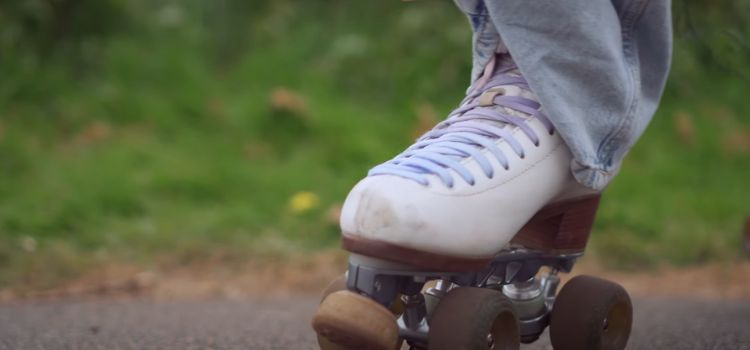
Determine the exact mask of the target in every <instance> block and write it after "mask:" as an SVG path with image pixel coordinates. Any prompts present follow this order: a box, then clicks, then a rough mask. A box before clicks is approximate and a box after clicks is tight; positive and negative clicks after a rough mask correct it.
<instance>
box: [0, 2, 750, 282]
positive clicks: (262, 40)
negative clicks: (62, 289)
mask: <svg viewBox="0 0 750 350" xmlns="http://www.w3.org/2000/svg"><path fill="white" fill-rule="evenodd" d="M339 5H340V4H339ZM401 6H403V5H401V4H398V3H397V2H394V4H390V5H382V4H380V5H378V4H370V5H362V6H361V8H359V9H358V10H359V11H361V13H359V12H358V13H356V14H352V13H350V12H349V11H347V9H346V8H345V7H343V8H341V6H338V7H337V6H323V5H315V6H313V5H310V6H308V7H304V6H292V5H291V4H290V3H288V2H284V1H281V2H273V3H271V4H270V5H268V6H267V8H265V9H264V10H263V11H264V12H262V13H256V14H254V15H253V16H252V17H250V18H249V19H248V20H247V21H246V22H241V25H240V27H239V28H238V29H237V30H233V31H231V32H226V33H225V31H224V30H223V29H221V28H219V29H221V30H218V29H216V28H213V27H211V25H209V24H206V23H203V24H201V23H202V22H200V21H196V20H195V18H193V16H194V15H196V14H195V13H193V12H190V11H187V12H186V13H185V18H184V19H183V22H181V23H180V24H172V25H169V26H166V25H165V26H159V25H157V24H158V23H157V22H158V21H156V20H155V19H153V18H144V19H142V21H143V24H144V28H145V29H141V30H135V31H131V32H126V33H119V34H118V33H116V34H113V35H111V36H110V37H109V38H108V39H107V40H106V41H102V42H100V43H98V44H97V46H96V50H94V53H93V54H92V55H94V57H95V59H92V58H86V59H83V62H84V63H86V65H85V66H84V67H85V68H82V66H81V65H80V64H81V61H80V60H71V59H69V58H66V57H51V58H49V59H46V60H41V59H39V58H38V57H37V56H35V55H33V54H32V53H30V52H28V51H25V50H22V49H19V51H18V52H16V53H15V54H14V55H12V57H10V56H8V55H5V56H3V57H4V58H6V61H7V62H6V63H7V64H5V65H4V66H3V67H2V68H0V69H3V71H2V74H3V79H2V82H0V177H1V178H2V181H0V287H1V286H9V285H16V286H24V287H29V288H44V287H49V286H53V285H56V284H58V283H60V281H64V280H66V279H68V278H71V277H74V276H76V275H78V274H80V273H81V272H82V271H85V270H87V269H90V268H94V267H96V266H98V265H101V264H106V263H109V262H126V263H132V264H140V265H144V266H170V265H176V264H184V263H188V262H192V261H196V260H201V259H213V258H215V257H216V256H217V254H218V256H220V257H221V259H224V260H225V261H241V260H243V259H248V258H252V257H253V256H257V255H262V254H268V250H269V249H271V248H269V246H288V247H289V248H283V249H290V250H293V251H295V252H305V251H312V250H316V249H321V248H329V247H333V246H335V245H336V244H337V237H338V231H337V225H336V223H335V222H333V221H332V220H331V219H330V216H331V215H330V211H331V210H334V209H335V208H336V206H337V205H339V204H340V203H341V201H342V200H343V199H344V197H345V195H346V193H347V191H348V190H349V189H350V188H351V186H352V185H353V184H354V183H355V182H356V181H357V180H358V179H359V178H361V177H362V176H363V175H364V174H365V173H366V171H367V170H368V169H369V167H370V166H372V165H375V164H377V163H378V162H381V161H383V160H385V159H388V158H390V157H391V156H393V155H394V154H395V153H396V152H398V151H399V150H401V149H402V148H403V147H405V146H407V145H408V144H410V142H411V140H412V138H413V136H414V133H415V130H416V129H417V128H418V125H419V121H418V117H417V114H418V112H417V110H418V109H419V108H420V106H424V105H429V106H432V108H434V109H435V110H436V111H437V114H438V115H445V114H446V113H447V112H448V111H449V110H450V109H451V108H452V107H454V104H455V103H457V102H458V101H459V100H460V97H461V96H462V93H463V90H464V89H465V87H466V83H467V81H466V79H467V77H468V73H469V69H470V67H469V57H468V54H469V33H468V26H467V24H466V23H464V19H463V18H461V16H460V14H458V13H457V12H456V11H454V10H453V9H452V8H451V4H429V5H425V4H414V5H409V7H407V8H406V9H403V8H401ZM395 9H398V10H395ZM349 10H351V9H349ZM323 15H325V16H326V18H327V20H326V21H321V20H320V18H321V16H323ZM152 22H153V23H152ZM154 23H157V24H154ZM435 23H441V24H440V25H439V26H437V25H435ZM217 30H218V31H219V32H220V33H225V34H222V35H223V36H222V35H219V36H218V38H220V39H222V40H218V39H217V36H216V35H217V34H216V33H217ZM227 33H229V34H227ZM280 88H281V89H286V90H289V91H292V92H293V94H294V95H296V96H298V97H299V98H300V99H302V100H303V103H302V106H301V107H295V105H294V103H291V104H290V103H285V102H283V101H282V103H281V104H280V105H279V103H277V104H276V105H274V103H272V102H271V100H272V97H271V96H272V95H273V94H274V91H277V89H280ZM747 91H748V85H747V83H744V82H741V81H736V80H734V79H733V77H732V76H731V75H730V74H726V73H725V72H720V71H719V72H717V71H716V70H715V69H702V67H700V66H699V65H698V64H697V63H696V62H694V61H693V60H691V56H690V53H689V51H688V49H686V48H683V47H679V46H678V52H677V61H676V67H675V74H673V79H672V80H671V82H670V86H669V88H668V92H667V94H666V96H665V99H664V103H663V105H662V108H661V109H660V110H659V112H658V115H657V116H656V117H655V119H654V123H653V125H652V126H651V127H650V129H649V130H648V131H647V132H646V135H645V136H644V137H643V139H642V141H641V142H640V143H639V144H638V145H637V146H636V147H635V149H634V150H633V151H632V153H631V154H630V156H629V157H628V158H627V160H626V163H625V165H624V167H623V170H622V172H621V174H620V175H619V177H618V178H617V179H616V180H615V182H614V183H613V185H612V186H611V187H610V188H609V190H608V191H607V193H606V197H605V200H604V202H603V205H602V208H601V212H600V215H599V220H598V223H597V226H596V233H595V235H594V239H593V247H594V248H595V249H596V250H597V251H598V252H600V254H599V255H600V256H601V257H602V258H603V259H604V260H605V261H607V262H609V263H611V264H613V265H616V266H620V267H643V266H650V265H653V264H658V263H663V262H669V263H675V264H691V263H701V262H705V261H712V260H718V259H736V258H738V257H739V256H740V253H739V237H740V235H739V228H740V227H741V223H742V219H743V218H744V216H745V215H746V214H747V213H748V212H750V199H749V197H748V196H747V194H748V193H750V186H749V185H748V184H747V179H750V145H748V142H750V141H748V138H750V120H749V119H748V117H747V116H746V115H745V114H743V113H744V112H745V111H747V110H749V109H750V102H748V100H747V98H746V96H747ZM676 120H678V121H677V122H676ZM690 130H692V131H690ZM727 140H733V141H731V142H729V141H727ZM302 191H310V192H312V193H314V194H316V195H317V196H318V198H319V202H318V204H317V205H316V206H314V207H313V208H311V209H310V210H308V211H304V212H297V211H294V210H292V209H290V205H289V203H290V199H291V198H292V197H293V196H294V195H295V194H297V193H299V192H302ZM269 242H272V243H269ZM274 242H275V243H274ZM279 242H280V243H279ZM273 249H276V248H273Z"/></svg>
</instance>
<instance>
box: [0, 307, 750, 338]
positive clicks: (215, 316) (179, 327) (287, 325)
mask: <svg viewBox="0 0 750 350" xmlns="http://www.w3.org/2000/svg"><path fill="white" fill-rule="evenodd" d="M316 303H317V298H315V297H295V298H270V299H256V300H248V301H200V302H196V301H185V302H151V301H65V302H61V301H56V302H33V303H29V302H27V303H14V304H4V305H0V349H14V350H15V349H217V350H218V349H316V347H315V345H314V344H315V340H314V335H313V334H312V333H311V331H310V328H309V326H308V324H309V319H310V315H311V314H312V312H313V311H314V309H315V306H316ZM635 307H636V321H635V329H634V331H633V335H632V337H631V341H630V346H629V347H628V348H629V349H649V350H650V349H712V350H713V349H716V350H718V349H722V350H724V349H738V350H750V301H741V302H737V301H735V302H708V301H697V300H684V299H683V300H670V299H652V298H646V299H644V298H641V299H636V300H635ZM522 349H527V350H531V349H550V346H549V345H548V342H547V341H546V339H544V338H543V341H540V342H538V343H536V344H533V345H531V346H524V347H523V348H522Z"/></svg>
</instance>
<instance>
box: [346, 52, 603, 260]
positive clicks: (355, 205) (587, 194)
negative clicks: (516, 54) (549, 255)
mask: <svg viewBox="0 0 750 350" xmlns="http://www.w3.org/2000/svg"><path fill="white" fill-rule="evenodd" d="M540 108H541V106H540V104H539V103H538V102H537V101H536V98H535V96H534V94H533V93H532V92H531V91H530V90H529V87H528V84H527V83H526V81H525V79H524V78H523V77H522V76H521V75H520V73H519V72H518V70H517V68H516V67H515V64H514V63H513V62H512V60H511V59H510V56H508V55H498V56H496V57H495V59H494V60H493V61H492V62H491V63H490V64H489V65H488V66H487V69H486V70H485V72H484V75H483V76H482V77H481V78H480V79H479V80H478V81H477V82H476V83H475V84H473V86H472V87H471V88H470V89H469V92H468V94H467V96H466V98H465V99H464V100H463V102H462V103H461V105H460V106H459V107H458V108H457V109H456V110H455V111H453V112H452V113H451V114H450V116H449V117H448V119H446V120H445V121H443V122H441V123H439V124H438V125H437V126H435V128H434V129H432V130H431V131H429V132H427V133H426V134H425V135H423V136H422V137H421V138H420V139H419V140H417V142H416V143H415V144H414V145H412V146H411V147H409V148H407V149H406V150H405V151H404V152H403V153H401V154H399V155H398V156H396V157H395V158H393V159H392V160H390V161H388V162H386V163H383V164H381V165H378V166H376V167H375V168H373V169H372V170H370V172H369V174H368V177H366V178H365V179H363V180H362V181H360V182H359V183H358V184H357V185H356V186H355V187H354V189H353V190H352V191H351V193H350V194H349V196H348V197H347V199H346V202H345V203H344V206H343V210H342V215H341V229H342V235H343V237H342V241H343V245H344V247H345V248H346V249H347V250H349V251H351V252H354V253H358V254H362V255H367V256H372V257H376V258H381V259H386V260H391V261H396V262H400V263H406V264H410V265H414V266H417V267H423V268H429V269H441V270H446V271H456V270H470V269H477V268H481V267H482V266H485V265H486V264H488V263H489V261H490V259H491V258H492V257H493V256H494V255H495V254H496V253H498V252H499V251H501V250H502V249H503V248H504V247H506V246H507V245H508V244H509V242H511V240H512V239H513V238H514V236H515V235H516V234H517V233H519V231H522V229H523V230H524V231H525V232H527V234H525V235H524V236H523V237H521V238H525V239H522V241H524V242H525V243H528V244H530V245H537V246H538V247H537V248H540V249H556V250H565V249H571V250H582V249H583V247H580V244H583V246H584V247H585V239H584V240H583V243H580V242H579V241H578V240H577V238H576V237H578V236H584V235H585V236H587V235H588V232H589V230H590V228H591V223H592V221H593V217H594V214H595V211H596V206H597V203H598V194H597V193H596V192H595V191H593V190H590V189H588V188H585V187H583V186H582V185H580V184H578V183H577V182H576V181H575V180H574V178H573V175H572V173H571V170H570V162H571V160H572V156H571V153H570V151H569V149H568V147H567V146H566V144H565V142H564V141H563V140H562V139H561V138H560V136H559V135H557V133H556V132H555V131H554V127H553V126H552V123H550V121H549V120H548V119H547V117H546V116H545V115H544V114H543V113H542V112H541V111H540ZM532 217H534V218H536V219H535V220H531V219H532ZM584 231H585V232H584ZM566 232H567V233H566ZM564 234H568V236H570V237H568V236H564ZM561 235H562V236H561ZM574 241H575V242H574Z"/></svg>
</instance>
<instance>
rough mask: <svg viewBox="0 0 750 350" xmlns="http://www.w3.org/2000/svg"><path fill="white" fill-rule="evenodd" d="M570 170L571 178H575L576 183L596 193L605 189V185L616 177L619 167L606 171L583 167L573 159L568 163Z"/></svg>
mask: <svg viewBox="0 0 750 350" xmlns="http://www.w3.org/2000/svg"><path fill="white" fill-rule="evenodd" d="M570 170H571V171H572V173H573V177H575V179H576V181H578V182H579V183H580V184H581V185H584V186H586V187H589V188H591V189H594V190H597V191H601V190H603V189H604V188H605V187H607V184H609V182H610V181H611V180H612V178H614V177H615V175H617V173H618V172H619V170H620V169H619V167H617V168H615V169H611V170H607V169H602V168H599V167H595V166H590V165H585V164H583V163H581V162H580V161H579V160H577V159H575V158H574V159H573V160H572V161H571V162H570Z"/></svg>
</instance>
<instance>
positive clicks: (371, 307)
mask: <svg viewBox="0 0 750 350" xmlns="http://www.w3.org/2000/svg"><path fill="white" fill-rule="evenodd" d="M312 326H313V329H315V332H317V333H318V336H319V339H320V338H323V341H320V340H319V341H318V344H319V345H320V347H321V349H323V350H339V349H363V350H394V349H396V347H397V346H398V344H399V336H398V325H397V324H396V317H395V316H394V315H393V314H392V313H391V312H390V311H389V310H388V309H386V308H385V307H383V306H382V305H380V304H378V303H377V302H375V301H373V300H371V299H369V298H367V297H365V296H362V295H359V294H357V293H354V292H351V291H348V290H342V291H336V292H333V293H331V294H329V295H328V296H327V297H325V299H324V300H323V302H322V303H320V308H318V311H317V312H316V313H315V316H314V317H313V321H312Z"/></svg>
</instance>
